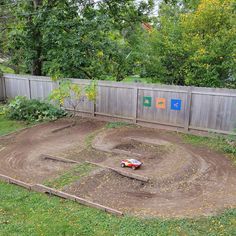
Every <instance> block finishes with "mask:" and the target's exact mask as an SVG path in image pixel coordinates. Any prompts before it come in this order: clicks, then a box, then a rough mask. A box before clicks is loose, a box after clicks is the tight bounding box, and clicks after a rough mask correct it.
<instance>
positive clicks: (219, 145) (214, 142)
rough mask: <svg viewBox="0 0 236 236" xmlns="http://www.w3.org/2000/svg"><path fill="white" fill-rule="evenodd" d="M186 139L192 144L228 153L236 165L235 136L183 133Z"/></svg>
mask: <svg viewBox="0 0 236 236" xmlns="http://www.w3.org/2000/svg"><path fill="white" fill-rule="evenodd" d="M181 136H182V137H183V138H184V141H185V142H187V143H190V144H192V145H197V146H205V147H208V148H210V149H212V150H217V151H220V152H223V153H225V154H227V155H228V156H229V157H230V158H231V159H232V161H233V163H234V164H235V165H236V141H235V138H236V137H233V136H220V135H216V136H213V137H202V136H196V135H190V134H181Z"/></svg>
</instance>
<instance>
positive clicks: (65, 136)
mask: <svg viewBox="0 0 236 236" xmlns="http://www.w3.org/2000/svg"><path fill="white" fill-rule="evenodd" d="M70 122H71V121H68V120H60V121H56V122H50V123H48V124H42V125H40V126H36V127H33V128H31V129H27V130H24V131H22V132H20V133H18V134H13V135H10V136H7V137H2V138H0V173H1V174H5V175H8V176H10V177H13V178H17V179H19V180H23V181H25V182H28V183H42V182H44V181H45V180H48V179H52V178H54V177H56V176H57V175H59V174H61V173H63V172H64V171H65V170H67V169H69V168H71V167H72V166H73V164H72V163H66V162H60V161H53V160H51V159H50V158H49V159H48V158H45V156H44V155H43V154H50V155H55V156H61V157H64V158H69V159H74V160H76V161H79V162H84V161H85V160H91V161H94V162H99V163H100V164H102V165H106V166H110V167H112V168H118V169H121V168H120V166H119V163H120V161H121V160H122V159H124V158H128V157H132V158H136V159H139V160H142V161H143V162H144V165H143V166H142V167H141V168H140V169H138V170H135V171H133V170H132V169H128V168H125V169H122V170H123V171H126V172H128V173H129V172H132V173H135V174H138V175H143V176H147V177H149V178H150V181H149V182H148V183H143V182H141V181H138V180H133V179H130V178H127V177H123V176H121V175H119V174H117V173H116V172H114V171H110V170H106V169H101V170H99V171H96V172H94V173H90V174H89V175H88V176H87V177H84V178H82V179H81V180H80V181H78V182H75V183H73V184H72V185H70V186H66V187H65V189H64V190H65V191H67V192H69V193H73V194H76V195H78V196H81V197H84V198H87V199H89V200H92V201H94V202H97V203H100V204H103V205H106V206H109V207H113V208H115V209H118V210H121V211H123V212H125V213H131V214H135V215H139V216H163V217H192V216H201V215H211V214H215V213H216V212H218V211H221V210H223V209H225V208H230V207H236V184H235V183H236V168H235V166H232V164H231V161H230V160H229V159H228V158H226V157H224V156H223V155H222V154H219V153H216V152H213V151H210V150H208V149H206V148H199V147H194V146H192V145H189V144H185V143H184V142H183V140H182V139H181V138H180V136H179V135H178V134H176V133H174V132H167V131H160V130H153V129H148V128H140V127H123V128H119V129H102V131H100V132H98V134H97V135H96V137H95V138H94V140H93V142H92V146H93V148H89V149H88V148H87V147H86V142H85V139H86V137H87V136H88V135H89V134H91V133H93V132H94V131H96V130H99V129H100V128H102V127H103V126H104V122H98V121H95V120H94V121H93V120H88V119H80V120H79V121H78V124H77V125H76V126H74V127H70V128H67V129H64V130H60V131H58V132H54V131H55V130H58V129H60V128H61V127H64V126H67V125H68V124H70Z"/></svg>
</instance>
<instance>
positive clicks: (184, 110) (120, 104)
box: [0, 74, 236, 134]
mask: <svg viewBox="0 0 236 236" xmlns="http://www.w3.org/2000/svg"><path fill="white" fill-rule="evenodd" d="M71 80H72V82H73V83H76V84H81V85H86V84H89V83H90V81H89V80H81V79H71ZM57 86H58V83H57V82H53V81H51V79H50V78H49V77H39V76H30V75H13V74H5V75H4V77H3V78H2V79H1V80H0V98H12V97H15V96H17V95H22V96H27V97H28V98H37V99H44V98H47V96H48V95H49V93H50V92H51V91H52V90H53V89H54V88H56V87H57ZM65 107H66V108H67V109H70V107H69V105H68V104H66V105H65ZM78 112H81V113H84V114H87V115H91V116H97V117H108V118H117V119H122V120H126V121H130V122H134V123H138V124H150V125H155V124H156V125H161V126H163V125H164V126H166V127H169V128H170V127H172V128H175V129H178V130H180V131H181V130H182V131H207V132H208V131H212V132H218V133H225V134H230V133H233V130H234V129H235V128H236V90H233V89H218V88H199V87H184V86H172V85H156V84H139V83H122V82H112V81H99V82H98V96H97V100H96V104H93V103H92V102H89V101H86V100H85V101H83V102H82V103H81V105H80V106H79V110H78Z"/></svg>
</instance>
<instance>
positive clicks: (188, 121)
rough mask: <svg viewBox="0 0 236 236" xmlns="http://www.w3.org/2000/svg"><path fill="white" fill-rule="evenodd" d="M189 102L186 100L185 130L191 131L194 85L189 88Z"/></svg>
mask: <svg viewBox="0 0 236 236" xmlns="http://www.w3.org/2000/svg"><path fill="white" fill-rule="evenodd" d="M186 99H187V102H186V114H185V122H184V130H185V131H186V132H188V131H189V123H190V117H191V105H192V87H189V88H188V93H187V98H186Z"/></svg>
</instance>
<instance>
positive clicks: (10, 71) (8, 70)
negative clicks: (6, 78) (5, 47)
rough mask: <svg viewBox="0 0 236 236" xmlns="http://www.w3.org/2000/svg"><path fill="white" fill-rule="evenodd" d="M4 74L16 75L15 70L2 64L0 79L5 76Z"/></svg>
mask: <svg viewBox="0 0 236 236" xmlns="http://www.w3.org/2000/svg"><path fill="white" fill-rule="evenodd" d="M3 73H9V74H14V70H13V69H11V68H10V67H7V66H5V65H2V64H0V77H1V76H2V75H3Z"/></svg>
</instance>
